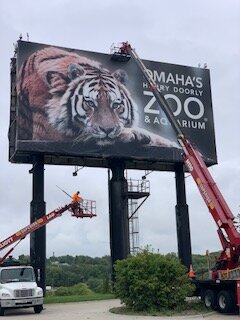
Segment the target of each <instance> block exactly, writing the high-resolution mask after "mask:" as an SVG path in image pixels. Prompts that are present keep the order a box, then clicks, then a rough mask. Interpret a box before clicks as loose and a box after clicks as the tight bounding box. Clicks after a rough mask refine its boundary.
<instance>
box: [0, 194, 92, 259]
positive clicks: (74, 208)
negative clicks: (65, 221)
mask: <svg viewBox="0 0 240 320" xmlns="http://www.w3.org/2000/svg"><path fill="white" fill-rule="evenodd" d="M86 201H88V203H90V205H91V209H93V210H95V209H96V206H95V201H92V200H86ZM93 204H94V205H93ZM89 208H90V207H89ZM67 210H70V211H71V212H72V216H75V217H77V218H92V217H95V216H96V214H95V213H92V212H90V211H89V210H88V211H87V208H84V209H83V210H82V211H79V206H78V204H77V203H73V202H72V203H70V204H67V205H65V206H64V207H61V208H59V209H55V210H53V211H51V212H50V213H48V214H46V215H43V216H42V217H40V218H38V219H37V220H36V221H34V222H32V223H31V224H29V225H27V226H26V227H24V228H22V229H20V230H19V231H17V232H16V233H14V234H12V235H11V236H10V237H8V238H6V239H5V240H3V241H1V242H0V251H1V250H3V249H5V248H7V247H8V246H10V245H12V244H13V243H15V242H17V241H20V240H22V239H24V238H25V237H26V236H27V235H28V234H30V233H32V232H34V231H36V230H38V229H40V228H41V227H43V226H45V225H46V224H48V223H49V222H51V221H52V220H54V219H56V218H57V217H60V216H62V214H63V213H64V212H65V211H67ZM14 248H15V247H14ZM14 248H13V249H14ZM11 251H12V249H10V250H9V251H8V253H7V254H6V255H4V258H2V259H0V263H2V262H3V260H4V259H5V257H6V256H8V255H9V253H11Z"/></svg>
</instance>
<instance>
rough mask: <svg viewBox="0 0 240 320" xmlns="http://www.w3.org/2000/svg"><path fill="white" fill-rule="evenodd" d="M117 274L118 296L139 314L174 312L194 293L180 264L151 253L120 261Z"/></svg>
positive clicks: (116, 269) (116, 289) (116, 288)
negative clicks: (159, 311) (160, 311)
mask: <svg viewBox="0 0 240 320" xmlns="http://www.w3.org/2000/svg"><path fill="white" fill-rule="evenodd" d="M115 271H116V283H115V291H116V295H117V296H118V297H119V298H120V299H121V301H122V302H123V303H125V304H126V306H127V307H130V308H132V309H133V310H137V311H148V310H164V309H173V308H175V307H176V306H177V305H179V304H182V303H184V301H185V298H186V296H189V295H191V294H192V293H193V290H194V287H193V286H192V284H191V283H190V281H189V279H188V275H187V270H186V268H185V267H184V266H183V265H182V264H181V263H180V261H179V260H177V259H176V258H175V257H174V258H171V257H168V256H163V255H160V254H157V253H153V252H149V251H148V250H144V251H143V252H141V253H139V254H137V255H136V256H129V257H128V258H127V259H124V260H119V261H117V262H116V264H115Z"/></svg>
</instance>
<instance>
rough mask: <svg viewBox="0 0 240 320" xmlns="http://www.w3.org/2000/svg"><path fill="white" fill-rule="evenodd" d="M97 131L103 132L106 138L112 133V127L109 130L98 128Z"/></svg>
mask: <svg viewBox="0 0 240 320" xmlns="http://www.w3.org/2000/svg"><path fill="white" fill-rule="evenodd" d="M99 129H100V130H101V131H102V132H104V133H105V134H106V136H108V135H109V134H110V133H111V132H113V131H114V127H110V128H103V127H99Z"/></svg>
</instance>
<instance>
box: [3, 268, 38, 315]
mask: <svg viewBox="0 0 240 320" xmlns="http://www.w3.org/2000/svg"><path fill="white" fill-rule="evenodd" d="M30 307H32V308H33V309H34V312H35V313H40V312H41V311H42V310H43V290H42V288H40V287H38V286H37V283H36V279H35V274H34V270H33V268H32V267H31V266H20V265H19V266H8V267H0V316H4V313H5V310H7V309H10V308H12V309H13V308H14V309H15V308H30Z"/></svg>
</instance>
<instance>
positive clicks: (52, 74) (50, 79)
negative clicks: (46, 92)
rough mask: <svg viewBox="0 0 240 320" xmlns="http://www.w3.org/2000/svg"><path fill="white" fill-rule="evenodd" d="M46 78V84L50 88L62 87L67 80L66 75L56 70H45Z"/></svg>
mask: <svg viewBox="0 0 240 320" xmlns="http://www.w3.org/2000/svg"><path fill="white" fill-rule="evenodd" d="M46 80H47V83H48V85H49V86H50V87H51V88H56V89H57V88H59V89H60V88H62V87H63V86H65V85H66V83H68V82H69V80H68V79H67V77H66V76H65V75H64V74H62V73H60V72H57V71H48V72H47V76H46Z"/></svg>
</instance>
